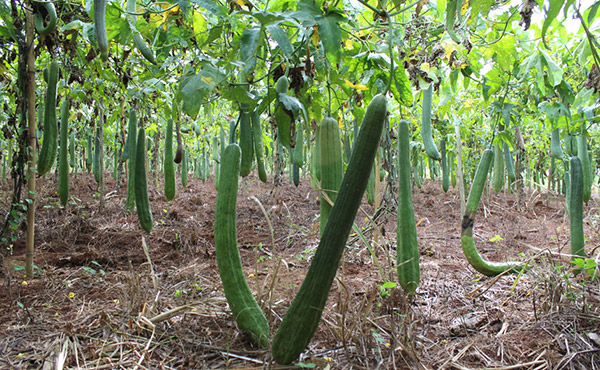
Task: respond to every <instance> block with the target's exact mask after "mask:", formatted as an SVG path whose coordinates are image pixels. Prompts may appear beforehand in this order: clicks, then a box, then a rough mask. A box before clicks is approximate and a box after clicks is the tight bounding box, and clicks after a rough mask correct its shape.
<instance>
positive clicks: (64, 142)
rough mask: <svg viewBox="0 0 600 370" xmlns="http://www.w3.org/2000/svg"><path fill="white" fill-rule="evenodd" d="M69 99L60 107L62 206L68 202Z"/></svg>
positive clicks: (59, 159)
mask: <svg viewBox="0 0 600 370" xmlns="http://www.w3.org/2000/svg"><path fill="white" fill-rule="evenodd" d="M70 105H71V104H70V103H69V99H67V98H65V99H64V100H63V102H62V106H61V107H60V152H59V153H58V197H59V199H60V204H62V205H63V206H64V205H66V204H67V200H69V161H68V154H69V144H68V141H69V108H70Z"/></svg>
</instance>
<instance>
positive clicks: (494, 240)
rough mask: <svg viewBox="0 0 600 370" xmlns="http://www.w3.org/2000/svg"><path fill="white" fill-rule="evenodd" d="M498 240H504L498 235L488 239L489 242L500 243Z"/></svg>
mask: <svg viewBox="0 0 600 370" xmlns="http://www.w3.org/2000/svg"><path fill="white" fill-rule="evenodd" d="M500 240H504V238H503V237H501V236H500V235H494V236H493V237H492V238H491V239H490V241H491V242H498V241H500Z"/></svg>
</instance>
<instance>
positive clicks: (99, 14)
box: [94, 0, 108, 61]
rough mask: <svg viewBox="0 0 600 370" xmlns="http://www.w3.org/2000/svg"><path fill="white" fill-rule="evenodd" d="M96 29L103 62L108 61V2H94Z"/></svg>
mask: <svg viewBox="0 0 600 370" xmlns="http://www.w3.org/2000/svg"><path fill="white" fill-rule="evenodd" d="M94 27H95V28H96V41H97V42H98V49H99V50H100V57H101V58H102V60H104V61H106V60H108V36H107V34H106V0H94Z"/></svg>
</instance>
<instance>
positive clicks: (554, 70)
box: [540, 50, 564, 86]
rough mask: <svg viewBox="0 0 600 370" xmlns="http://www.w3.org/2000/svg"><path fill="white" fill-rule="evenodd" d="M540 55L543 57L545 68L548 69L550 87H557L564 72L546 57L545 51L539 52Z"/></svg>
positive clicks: (548, 56)
mask: <svg viewBox="0 0 600 370" xmlns="http://www.w3.org/2000/svg"><path fill="white" fill-rule="evenodd" d="M540 54H541V56H542V57H544V60H545V61H546V63H545V64H546V66H547V67H548V80H549V82H550V84H551V85H552V86H558V85H559V84H560V83H561V82H562V78H563V73H564V71H563V70H562V68H560V67H559V66H558V64H556V62H554V60H553V59H552V57H551V56H550V55H548V54H547V53H546V52H545V51H543V50H540Z"/></svg>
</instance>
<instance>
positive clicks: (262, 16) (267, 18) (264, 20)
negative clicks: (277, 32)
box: [252, 10, 285, 27]
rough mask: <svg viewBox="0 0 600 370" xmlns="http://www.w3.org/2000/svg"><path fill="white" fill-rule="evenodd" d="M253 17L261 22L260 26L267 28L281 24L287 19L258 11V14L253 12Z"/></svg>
mask: <svg viewBox="0 0 600 370" xmlns="http://www.w3.org/2000/svg"><path fill="white" fill-rule="evenodd" d="M252 16H253V17H254V18H256V20H257V21H259V22H260V24H262V25H263V26H265V27H266V26H268V25H271V24H275V23H279V22H281V21H283V20H285V17H283V16H281V15H279V14H274V13H270V12H265V11H262V10H261V11H258V12H253V13H252Z"/></svg>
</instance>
